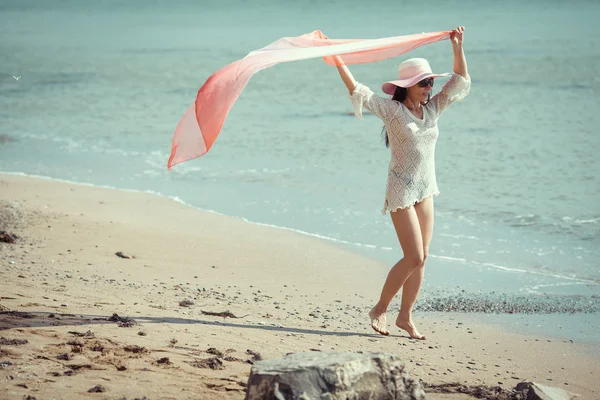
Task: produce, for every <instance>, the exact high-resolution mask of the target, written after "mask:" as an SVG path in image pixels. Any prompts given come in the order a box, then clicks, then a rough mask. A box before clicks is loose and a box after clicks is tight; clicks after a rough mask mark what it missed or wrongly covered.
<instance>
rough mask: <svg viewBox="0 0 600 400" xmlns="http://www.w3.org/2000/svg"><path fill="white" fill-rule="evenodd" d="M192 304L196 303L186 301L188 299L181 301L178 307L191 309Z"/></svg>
mask: <svg viewBox="0 0 600 400" xmlns="http://www.w3.org/2000/svg"><path fill="white" fill-rule="evenodd" d="M194 304H196V303H194V301H193V300H188V299H185V300H181V301H180V302H179V306H180V307H191V306H193V305H194Z"/></svg>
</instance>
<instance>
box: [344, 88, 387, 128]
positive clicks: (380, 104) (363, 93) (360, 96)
mask: <svg viewBox="0 0 600 400" xmlns="http://www.w3.org/2000/svg"><path fill="white" fill-rule="evenodd" d="M350 100H351V101H352V106H353V107H354V115H356V118H358V119H363V117H362V108H363V106H364V107H365V108H366V109H367V110H369V111H370V112H371V113H373V114H375V115H377V116H378V117H379V118H381V119H382V120H386V119H388V118H389V117H390V116H391V115H393V111H394V110H395V108H396V107H397V105H396V104H395V102H394V101H392V100H391V99H386V98H383V97H381V96H378V95H376V94H374V93H373V91H372V90H371V89H369V88H368V87H367V86H365V85H363V84H361V83H358V84H357V85H356V88H354V92H352V94H351V95H350Z"/></svg>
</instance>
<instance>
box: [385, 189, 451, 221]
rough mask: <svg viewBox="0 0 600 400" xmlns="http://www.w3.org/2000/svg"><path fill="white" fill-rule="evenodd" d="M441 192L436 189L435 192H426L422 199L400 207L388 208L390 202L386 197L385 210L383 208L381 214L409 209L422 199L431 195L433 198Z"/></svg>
mask: <svg viewBox="0 0 600 400" xmlns="http://www.w3.org/2000/svg"><path fill="white" fill-rule="evenodd" d="M439 194H440V192H439V191H435V192H432V193H429V194H426V195H425V196H423V197H421V198H420V199H417V200H413V201H412V202H411V203H410V204H408V205H405V206H398V207H393V208H388V205H389V202H388V200H387V199H386V200H385V206H384V208H383V210H381V214H382V215H385V214H387V213H388V212H394V211H397V210H404V209H407V208H409V207H413V206H414V205H415V204H417V203H420V202H422V201H423V200H425V199H426V198H428V197H431V198H433V196H438V195H439Z"/></svg>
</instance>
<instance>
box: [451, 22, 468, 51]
mask: <svg viewBox="0 0 600 400" xmlns="http://www.w3.org/2000/svg"><path fill="white" fill-rule="evenodd" d="M464 35H465V27H464V26H457V27H456V29H454V30H453V31H452V32H450V40H451V41H452V44H453V45H455V46H456V45H460V46H462V43H463V37H464Z"/></svg>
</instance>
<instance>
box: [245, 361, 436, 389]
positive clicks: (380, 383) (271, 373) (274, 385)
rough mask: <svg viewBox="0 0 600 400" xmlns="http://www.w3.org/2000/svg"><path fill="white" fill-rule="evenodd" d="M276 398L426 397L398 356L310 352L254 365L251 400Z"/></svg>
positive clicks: (249, 383) (251, 373)
mask: <svg viewBox="0 0 600 400" xmlns="http://www.w3.org/2000/svg"><path fill="white" fill-rule="evenodd" d="M333 371H335V372H333ZM280 389H282V390H280ZM273 397H274V398H295V399H298V398H309V399H320V398H344V399H346V398H351V399H358V398H365V399H366V398H382V399H383V398H386V399H400V398H402V399H412V400H417V399H418V400H422V399H425V392H424V391H423V387H422V386H421V383H420V382H419V381H418V380H414V379H411V378H410V377H409V376H408V374H407V373H406V371H405V370H404V362H403V361H402V360H401V359H400V358H399V357H397V356H395V355H392V354H383V353H370V354H358V353H349V352H339V353H338V352H327V353H325V352H307V353H294V354H291V355H288V356H284V357H281V358H277V359H272V360H267V361H260V362H257V363H256V364H254V366H253V367H252V369H251V372H250V377H249V379H248V386H247V391H246V400H258V399H264V398H273Z"/></svg>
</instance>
